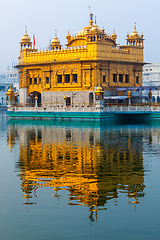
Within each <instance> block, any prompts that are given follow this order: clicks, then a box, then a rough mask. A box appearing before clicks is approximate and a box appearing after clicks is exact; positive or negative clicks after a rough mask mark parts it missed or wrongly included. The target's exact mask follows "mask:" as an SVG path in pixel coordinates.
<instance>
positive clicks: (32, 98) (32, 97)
mask: <svg viewBox="0 0 160 240" xmlns="http://www.w3.org/2000/svg"><path fill="white" fill-rule="evenodd" d="M36 96H37V97H38V100H37V103H38V106H40V105H41V93H40V92H36V91H35V92H31V93H30V94H29V96H28V102H29V104H30V105H31V106H35V97H36Z"/></svg>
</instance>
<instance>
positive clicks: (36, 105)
mask: <svg viewBox="0 0 160 240" xmlns="http://www.w3.org/2000/svg"><path fill="white" fill-rule="evenodd" d="M34 99H35V109H37V107H38V103H37V100H38V97H37V95H36V96H35V98H34Z"/></svg>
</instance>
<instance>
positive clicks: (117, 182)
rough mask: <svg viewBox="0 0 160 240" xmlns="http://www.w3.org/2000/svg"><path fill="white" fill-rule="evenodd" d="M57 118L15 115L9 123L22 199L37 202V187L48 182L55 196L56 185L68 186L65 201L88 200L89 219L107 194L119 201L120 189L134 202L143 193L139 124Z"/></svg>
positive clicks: (102, 205)
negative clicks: (18, 118) (32, 118)
mask: <svg viewBox="0 0 160 240" xmlns="http://www.w3.org/2000/svg"><path fill="white" fill-rule="evenodd" d="M58 124H59V125H58ZM58 124H53V123H52V124H50V122H48V123H46V122H43V121H31V122H27V121H26V122H22V121H19V122H17V121H14V120H12V121H10V122H9V124H8V135H7V142H8V147H9V148H10V150H13V149H14V145H15V144H18V145H19V148H20V150H19V161H18V162H17V163H16V168H17V171H18V172H19V173H20V179H21V187H22V191H23V197H24V199H25V202H24V204H28V205H29V204H33V203H38V198H37V194H38V193H37V191H38V188H42V187H51V188H53V191H54V192H53V197H56V198H57V199H59V198H61V190H67V191H68V204H69V205H85V206H88V207H89V211H90V215H89V217H90V219H91V220H92V221H93V219H94V218H97V211H98V210H102V209H106V208H107V203H108V201H109V200H111V199H113V200H114V202H115V205H116V204H118V197H119V194H120V193H124V194H125V195H126V197H127V198H128V203H133V204H134V206H136V204H138V203H139V201H140V199H141V198H142V199H143V197H144V188H145V186H144V168H143V156H142V138H143V132H142V130H139V129H138V127H137V128H136V127H129V126H126V127H125V126H117V127H116V126H106V127H99V126H97V125H96V123H93V126H91V123H88V124H87V123H86V124H85V125H84V123H83V124H82V125H79V123H74V124H73V123H72V126H70V124H69V123H65V122H59V123H58Z"/></svg>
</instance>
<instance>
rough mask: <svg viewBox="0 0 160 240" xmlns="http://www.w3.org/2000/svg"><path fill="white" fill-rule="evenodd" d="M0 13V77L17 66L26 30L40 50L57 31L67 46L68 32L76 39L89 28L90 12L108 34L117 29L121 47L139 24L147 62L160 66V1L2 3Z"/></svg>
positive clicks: (19, 0)
mask: <svg viewBox="0 0 160 240" xmlns="http://www.w3.org/2000/svg"><path fill="white" fill-rule="evenodd" d="M89 6H90V8H89ZM0 9H1V13H0V73H2V72H5V71H6V70H7V67H8V66H9V67H10V68H11V67H12V63H14V62H15V63H17V62H18V56H19V50H20V44H19V43H20V41H21V38H22V36H23V35H24V33H25V26H27V33H28V35H29V36H30V37H31V40H32V39H33V34H35V38H36V48H38V49H40V48H41V49H43V48H44V49H46V47H47V46H48V45H49V43H50V40H52V39H53V38H54V35H55V30H57V37H58V38H59V40H60V41H61V44H62V45H64V44H66V35H67V33H68V30H69V32H70V34H71V35H75V34H76V33H77V32H78V31H80V30H82V29H83V28H84V27H86V26H88V25H89V12H90V11H91V12H92V13H93V15H94V17H95V16H96V20H97V25H98V26H99V27H100V28H102V27H103V26H104V28H105V32H106V33H107V34H112V33H113V31H114V29H115V32H116V34H117V43H118V44H120V45H124V44H126V40H125V39H126V34H127V32H128V33H129V34H131V33H132V32H133V29H134V22H136V26H137V31H138V33H139V34H141V33H142V32H143V34H144V38H145V42H144V61H145V62H148V63H149V62H151V63H155V62H160V44H159V39H160V30H159V23H160V14H159V10H160V0H152V1H149V0H134V1H131V0H56V1H55V0H27V1H26V0H25V1H24V0H0Z"/></svg>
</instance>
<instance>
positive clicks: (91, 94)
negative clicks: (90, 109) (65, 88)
mask: <svg viewBox="0 0 160 240" xmlns="http://www.w3.org/2000/svg"><path fill="white" fill-rule="evenodd" d="M89 105H90V106H92V105H93V93H92V92H90V93H89Z"/></svg>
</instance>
